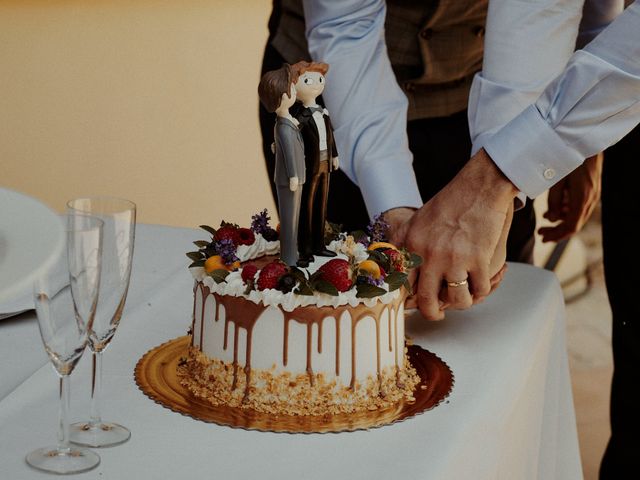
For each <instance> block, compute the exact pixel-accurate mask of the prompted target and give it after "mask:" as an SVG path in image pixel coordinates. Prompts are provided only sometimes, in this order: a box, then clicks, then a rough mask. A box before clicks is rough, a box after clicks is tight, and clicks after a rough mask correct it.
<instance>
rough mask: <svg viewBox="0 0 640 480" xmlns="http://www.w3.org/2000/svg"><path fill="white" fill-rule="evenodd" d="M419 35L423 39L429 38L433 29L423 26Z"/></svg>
mask: <svg viewBox="0 0 640 480" xmlns="http://www.w3.org/2000/svg"><path fill="white" fill-rule="evenodd" d="M420 36H421V37H422V38H424V39H425V40H429V39H430V38H431V37H433V30H432V29H430V28H425V29H424V30H422V31H421V32H420Z"/></svg>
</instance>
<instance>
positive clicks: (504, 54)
mask: <svg viewBox="0 0 640 480" xmlns="http://www.w3.org/2000/svg"><path fill="white" fill-rule="evenodd" d="M614 1H621V0H614ZM581 17H582V2H581V1H579V0H529V1H513V0H490V2H489V12H488V15H487V28H486V37H485V44H484V58H483V64H482V71H481V72H480V73H478V74H477V75H476V76H475V78H474V80H473V84H472V87H471V92H470V96H469V129H470V132H471V138H472V141H473V148H472V154H475V153H476V152H478V151H479V150H480V149H481V148H482V147H483V146H484V142H485V140H486V139H487V138H489V137H490V136H491V135H493V134H494V133H495V132H496V131H498V130H499V129H500V128H501V127H502V126H504V125H505V124H506V123H507V122H509V121H510V120H512V119H513V118H514V117H516V116H517V115H518V114H519V113H520V112H522V111H523V110H524V109H525V108H526V107H527V106H529V105H530V104H531V103H533V102H534V101H535V100H536V99H537V98H538V97H539V96H540V94H541V93H542V91H543V89H544V88H545V87H546V86H547V85H548V84H549V82H550V81H551V80H553V78H555V77H556V76H557V75H558V74H559V73H560V72H562V70H563V68H564V67H565V65H566V64H567V61H568V60H569V57H571V54H572V53H573V51H574V49H575V45H576V37H577V35H578V27H579V24H580V19H581Z"/></svg>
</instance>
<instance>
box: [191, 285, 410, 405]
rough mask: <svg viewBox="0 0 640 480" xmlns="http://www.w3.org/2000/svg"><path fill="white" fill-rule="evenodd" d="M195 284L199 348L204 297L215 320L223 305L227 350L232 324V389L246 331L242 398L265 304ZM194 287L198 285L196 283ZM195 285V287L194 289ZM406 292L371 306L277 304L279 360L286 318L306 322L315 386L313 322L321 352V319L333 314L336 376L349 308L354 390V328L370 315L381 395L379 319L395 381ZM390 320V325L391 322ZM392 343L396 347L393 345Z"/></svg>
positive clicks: (286, 329) (285, 351)
mask: <svg viewBox="0 0 640 480" xmlns="http://www.w3.org/2000/svg"><path fill="white" fill-rule="evenodd" d="M198 286H199V288H200V291H201V295H202V312H201V321H200V342H199V343H200V350H201V351H202V345H203V337H204V317H205V304H206V299H207V297H208V296H209V295H213V297H214V299H215V317H214V320H215V322H218V321H219V319H220V318H219V316H220V305H222V306H224V312H225V324H224V340H223V349H224V350H226V349H227V347H228V334H229V331H228V330H229V323H233V324H234V338H233V364H232V365H233V383H232V386H231V389H232V390H235V389H236V388H237V385H238V367H239V364H238V341H239V329H240V328H244V329H245V330H246V331H247V339H246V349H245V355H246V358H245V365H244V368H243V371H244V374H245V378H246V385H245V391H244V397H243V402H245V401H247V400H248V397H249V391H250V384H251V352H252V334H253V327H254V325H255V323H256V322H257V320H258V318H259V317H260V315H261V314H262V313H263V312H264V310H265V309H266V308H267V307H266V306H265V305H263V304H262V303H258V304H256V303H254V302H252V301H250V300H248V299H246V298H244V297H241V296H240V297H233V296H229V295H220V294H217V293H215V292H211V290H210V289H209V288H208V287H206V286H204V285H203V284H202V283H201V282H199V283H198ZM196 288H197V287H196ZM195 290H196V289H195V288H194V291H195ZM404 299H405V295H404V294H401V295H400V296H399V297H398V298H397V299H395V300H394V301H392V302H391V303H389V304H384V303H381V302H377V303H375V304H374V305H373V306H371V307H368V306H366V305H365V304H364V303H361V304H359V305H357V306H355V307H351V306H350V305H342V306H338V307H330V306H324V307H317V306H315V305H313V306H307V307H298V308H295V309H294V310H293V311H291V312H287V311H284V310H282V309H281V308H280V310H281V311H282V314H283V320H284V331H283V348H282V360H283V365H284V366H286V365H287V363H288V356H289V322H290V321H291V320H294V321H295V322H298V323H300V324H302V325H305V326H306V335H307V338H306V357H307V358H306V373H307V375H308V378H309V383H310V385H311V386H314V383H315V373H314V370H313V325H314V324H316V325H317V328H318V339H317V351H318V353H319V354H321V353H322V343H323V334H322V331H323V322H324V320H325V319H326V318H330V317H333V318H334V321H335V326H336V332H335V335H336V344H335V373H336V376H339V375H340V342H341V332H340V323H341V318H342V315H343V314H344V313H345V312H349V313H350V316H351V379H350V383H349V388H350V389H351V390H354V389H355V388H356V354H357V351H356V329H357V325H358V323H359V322H360V321H361V320H362V319H364V318H367V317H371V318H372V319H373V321H374V322H375V335H376V374H377V383H378V386H379V392H380V395H382V396H384V392H382V386H383V378H382V374H381V350H382V348H383V347H382V345H381V335H380V328H381V325H380V322H381V321H382V317H383V315H384V313H385V311H386V312H387V315H388V318H387V331H388V337H389V338H388V348H389V352H392V351H393V352H394V361H395V370H396V372H395V373H396V375H395V376H396V383H398V384H399V382H400V365H399V356H398V349H399V348H400V347H401V346H402V345H400V346H399V345H398V343H399V342H398V340H399V339H398V319H397V314H398V312H399V306H400V305H401V303H402V302H403V301H404ZM195 310H196V309H195V303H194V320H193V324H194V327H195ZM392 321H393V328H392V325H391V322H392ZM394 347H395V349H394Z"/></svg>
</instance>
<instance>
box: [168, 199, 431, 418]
mask: <svg viewBox="0 0 640 480" xmlns="http://www.w3.org/2000/svg"><path fill="white" fill-rule="evenodd" d="M268 220H269V217H268V216H267V213H266V211H263V212H261V213H260V214H258V215H255V216H254V217H253V222H252V225H251V228H250V229H249V228H240V227H238V226H237V225H232V224H228V223H225V222H223V223H222V224H221V226H220V228H218V229H217V230H216V229H213V228H211V227H207V226H203V228H204V229H205V230H207V231H208V232H209V233H210V234H211V239H210V240H203V241H199V242H196V245H197V246H198V247H199V250H198V251H197V252H190V253H189V254H188V256H189V257H190V258H191V259H192V260H194V261H193V263H192V265H191V272H192V274H193V276H194V278H195V286H194V306H193V321H192V326H191V329H190V330H191V334H192V338H191V347H190V349H189V354H188V357H187V358H185V359H183V360H182V361H181V363H180V367H179V374H180V376H181V382H182V384H183V385H184V386H186V387H187V388H188V389H189V390H190V391H191V392H192V393H193V394H194V395H196V396H199V397H201V398H205V399H207V401H209V402H210V403H211V404H213V405H228V406H231V407H239V408H251V409H254V410H257V411H259V412H266V413H272V414H289V415H323V414H327V413H329V414H332V413H349V412H355V411H363V410H375V409H381V408H386V407H389V406H391V405H393V404H395V403H397V402H399V401H400V400H401V399H403V398H404V399H408V400H411V398H412V392H413V389H414V387H415V385H416V384H417V383H418V381H419V379H418V377H417V375H416V372H415V370H414V369H413V367H411V365H410V364H409V362H408V360H407V358H406V354H405V342H404V308H403V303H404V300H405V298H406V295H407V292H408V290H407V288H408V284H407V274H408V270H409V269H411V268H413V267H414V266H416V265H417V263H418V262H419V257H417V256H415V255H411V254H409V253H408V252H406V251H404V250H401V249H397V248H396V247H395V246H393V245H391V244H389V243H386V242H382V241H380V240H381V239H382V234H381V232H382V231H383V230H384V222H383V221H382V220H381V219H377V220H376V221H375V222H374V223H373V224H372V225H370V227H369V232H368V233H369V234H368V235H367V234H365V233H364V232H355V233H353V234H350V235H348V234H345V233H338V232H336V231H335V230H333V229H332V228H329V229H327V231H326V235H327V237H326V244H327V250H329V252H333V254H335V257H329V256H327V257H320V256H316V257H315V260H313V261H311V262H310V263H309V265H308V266H307V267H306V268H298V267H290V266H287V265H286V264H285V263H283V262H282V261H281V260H280V259H279V257H278V254H279V243H280V242H279V241H278V232H276V231H275V230H274V229H272V228H271V227H269V225H268ZM333 228H335V227H333Z"/></svg>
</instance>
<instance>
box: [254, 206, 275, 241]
mask: <svg viewBox="0 0 640 480" xmlns="http://www.w3.org/2000/svg"><path fill="white" fill-rule="evenodd" d="M269 220H271V217H270V216H269V214H268V213H267V209H266V208H265V209H264V210H262V211H261V212H260V213H256V214H255V215H253V216H252V217H251V230H253V232H254V233H259V234H260V235H264V233H265V232H266V231H267V230H270V229H271V227H269Z"/></svg>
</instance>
